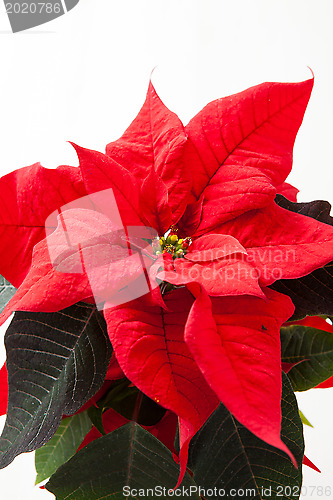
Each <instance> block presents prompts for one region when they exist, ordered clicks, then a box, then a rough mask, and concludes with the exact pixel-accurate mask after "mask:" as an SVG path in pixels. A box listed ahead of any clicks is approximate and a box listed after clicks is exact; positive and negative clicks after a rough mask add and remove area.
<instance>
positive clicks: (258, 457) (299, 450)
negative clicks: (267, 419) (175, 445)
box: [189, 374, 304, 500]
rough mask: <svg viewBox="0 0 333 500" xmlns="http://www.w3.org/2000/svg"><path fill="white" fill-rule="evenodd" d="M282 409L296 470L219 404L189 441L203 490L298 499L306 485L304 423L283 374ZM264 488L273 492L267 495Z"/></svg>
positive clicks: (191, 461) (285, 438)
mask: <svg viewBox="0 0 333 500" xmlns="http://www.w3.org/2000/svg"><path fill="white" fill-rule="evenodd" d="M281 407H282V417H283V418H282V432H281V437H282V439H283V441H284V442H285V444H286V445H287V446H288V448H289V449H290V451H291V452H292V453H293V455H294V457H295V459H296V460H297V463H298V470H296V469H295V468H294V466H293V464H292V462H291V460H290V459H289V458H288V456H287V455H286V454H285V453H283V452H282V451H280V450H278V449H277V448H274V447H272V446H270V445H268V444H266V443H265V442H264V441H261V440H260V439H258V438H257V437H256V436H255V435H254V434H252V433H251V432H249V431H248V430H247V429H246V428H245V427H244V426H243V425H241V424H240V423H239V422H237V420H236V419H235V418H234V417H233V416H232V414H231V413H230V412H229V411H228V410H227V409H226V407H225V406H223V405H222V404H220V405H219V406H218V408H217V409H216V410H215V412H214V413H213V414H212V415H211V416H210V418H209V419H208V420H207V422H206V423H205V424H204V425H203V427H202V428H201V429H200V431H199V432H198V433H197V434H196V435H195V436H194V438H193V440H192V442H191V443H190V451H189V467H190V469H191V470H192V471H193V478H194V480H195V482H196V483H197V484H200V486H202V487H204V488H215V487H216V488H217V490H218V489H225V491H226V493H228V494H229V493H230V492H231V490H232V489H235V490H236V491H237V490H239V491H240V492H242V495H239V498H240V497H241V496H244V498H245V494H244V491H246V498H247V499H256V500H257V499H262V498H288V499H290V498H293V499H294V498H295V499H296V498H298V497H299V493H300V487H301V483H302V461H303V453H304V441H303V425H302V422H301V419H300V416H299V413H298V408H297V402H296V398H295V395H294V393H293V390H292V387H291V385H290V382H289V380H288V378H287V376H286V375H284V374H283V393H282V401H281ZM278 486H280V487H281V491H280V490H277V487H278ZM287 487H288V488H291V490H289V489H288V488H287ZM263 489H265V490H266V489H271V491H269V490H268V491H267V492H266V495H264V493H263ZM278 494H280V496H277V495H278ZM225 496H227V495H225ZM229 496H230V495H229ZM209 498H211V499H213V498H214V499H217V498H219V496H218V495H213V496H210V497H209ZM236 498H238V497H236Z"/></svg>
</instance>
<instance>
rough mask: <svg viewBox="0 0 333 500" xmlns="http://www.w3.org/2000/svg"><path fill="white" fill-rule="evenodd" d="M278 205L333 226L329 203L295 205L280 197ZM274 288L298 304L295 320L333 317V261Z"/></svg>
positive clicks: (277, 197) (277, 201) (280, 283)
mask: <svg viewBox="0 0 333 500" xmlns="http://www.w3.org/2000/svg"><path fill="white" fill-rule="evenodd" d="M275 202H276V203H277V204H278V205H279V206H280V207H282V208H285V209H286V210H290V211H291V212H295V213H298V214H302V215H305V216H307V217H311V218H312V219H316V220H318V221H319V222H323V223H325V224H328V225H330V226H332V225H333V217H331V216H330V210H331V205H330V204H329V203H328V202H327V201H312V202H309V203H293V202H291V201H289V200H287V199H286V198H284V197H283V196H281V195H277V196H276V198H275ZM270 288H273V289H274V290H276V291H278V292H281V293H283V294H285V295H289V297H290V298H291V299H292V301H293V303H294V305H295V313H294V315H293V316H292V318H291V319H293V320H296V319H301V318H304V317H305V316H306V315H309V316H318V315H320V314H326V315H333V262H330V263H328V264H326V266H324V267H322V268H320V269H316V270H315V271H313V272H312V273H310V274H308V275H306V276H303V277H302V278H298V279H295V280H279V281H276V282H275V283H274V284H273V285H271V286H270Z"/></svg>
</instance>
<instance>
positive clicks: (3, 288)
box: [0, 274, 16, 313]
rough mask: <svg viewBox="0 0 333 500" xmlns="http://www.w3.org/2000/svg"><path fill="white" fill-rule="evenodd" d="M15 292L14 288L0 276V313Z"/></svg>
mask: <svg viewBox="0 0 333 500" xmlns="http://www.w3.org/2000/svg"><path fill="white" fill-rule="evenodd" d="M15 292H16V288H15V287H13V285H11V284H10V283H9V281H7V280H6V279H5V278H4V277H3V276H1V274H0V313H1V312H2V311H3V310H4V308H5V307H6V305H7V304H8V302H9V301H10V299H11V298H12V297H13V295H14V294H15Z"/></svg>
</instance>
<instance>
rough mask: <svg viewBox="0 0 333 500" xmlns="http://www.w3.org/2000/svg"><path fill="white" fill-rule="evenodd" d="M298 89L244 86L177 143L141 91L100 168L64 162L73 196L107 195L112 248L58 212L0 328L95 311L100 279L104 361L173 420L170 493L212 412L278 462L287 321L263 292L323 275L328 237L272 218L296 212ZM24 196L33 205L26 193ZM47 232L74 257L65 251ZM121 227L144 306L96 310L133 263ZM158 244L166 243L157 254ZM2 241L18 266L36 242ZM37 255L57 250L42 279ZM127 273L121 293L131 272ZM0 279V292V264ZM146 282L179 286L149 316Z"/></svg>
mask: <svg viewBox="0 0 333 500" xmlns="http://www.w3.org/2000/svg"><path fill="white" fill-rule="evenodd" d="M312 85H313V80H308V81H305V82H301V83H288V84H282V83H265V84H262V85H258V86H256V87H253V88H250V89H248V90H246V91H245V92H242V93H240V94H237V95H234V96H230V97H227V98H224V99H219V100H216V101H214V102H212V103H210V104H209V105H208V106H206V107H205V108H204V109H203V110H202V111H201V112H200V113H198V115H197V116H195V117H194V118H193V119H192V120H191V122H190V123H189V124H188V126H187V127H185V128H184V127H183V125H182V124H181V122H180V120H179V119H178V118H177V116H176V115H175V114H173V113H171V112H170V111H169V110H168V109H167V108H166V107H165V106H164V105H163V103H162V102H161V100H160V99H159V97H158V96H157V94H156V92H155V89H154V88H153V86H152V85H151V84H150V86H149V89H148V94H147V98H146V101H145V103H144V105H143V107H142V109H141V111H140V113H139V114H138V116H137V118H136V119H135V120H134V121H133V123H132V124H131V125H130V127H129V128H128V130H127V131H126V132H125V134H124V135H123V136H122V137H121V138H120V139H119V140H118V141H115V142H112V143H111V144H109V145H108V146H107V150H106V152H107V154H106V155H104V154H102V153H99V152H96V151H91V150H88V149H84V148H81V147H79V146H74V147H75V149H76V151H77V154H78V157H79V162H80V171H81V174H82V178H83V183H84V186H83V184H82V181H81V180H80V178H79V176H78V177H77V178H76V182H77V183H78V184H79V186H80V190H81V191H80V192H81V195H82V196H83V195H84V194H85V193H88V195H91V196H92V195H93V194H94V193H96V192H99V191H102V190H107V189H109V190H112V193H113V195H114V198H115V200H116V203H117V208H118V210H119V214H120V218H121V221H122V224H123V226H124V229H125V231H126V234H127V239H125V240H122V241H120V240H119V241H118V240H117V239H116V238H113V237H111V238H109V239H108V240H107V241H106V240H105V238H104V235H103V234H102V236H103V238H102V240H100V239H99V238H100V237H101V231H100V230H99V229H98V227H100V226H101V227H102V229H103V222H101V221H102V219H101V217H102V216H101V214H99V215H96V214H95V215H93V216H91V215H89V216H88V215H87V211H84V210H82V211H80V208H78V209H77V211H76V212H75V213H74V212H71V211H68V212H64V214H62V219H61V218H60V219H59V225H58V228H57V229H56V231H55V232H54V233H53V234H52V235H51V236H50V237H49V238H48V239H47V240H46V241H41V242H40V243H38V244H37V245H36V246H35V248H34V251H33V257H32V264H31V267H30V270H29V273H28V275H27V277H26V278H25V280H24V281H23V283H22V284H21V286H20V287H19V289H18V291H17V294H16V296H15V297H14V298H13V299H12V301H11V302H10V303H9V304H8V306H7V307H6V309H5V311H4V312H3V314H2V316H1V319H2V321H3V320H4V319H5V318H6V317H8V316H9V315H10V313H11V312H12V311H13V310H17V309H22V310H34V311H55V310H58V309H61V308H64V307H66V306H69V305H71V304H74V303H75V302H78V301H79V300H88V299H90V300H91V296H92V295H94V296H95V297H96V294H95V291H96V290H95V289H96V288H97V292H98V293H97V296H98V294H100V295H101V297H102V298H104V299H105V296H104V295H103V286H105V285H103V281H102V279H103V276H104V275H105V274H107V275H110V276H112V277H113V280H112V282H111V284H110V283H108V286H109V288H108V293H109V295H110V301H108V300H107V302H108V303H107V305H106V308H105V311H104V315H105V319H106V321H107V324H108V331H109V336H110V339H111V342H112V345H113V348H114V352H115V356H116V358H117V362H118V363H119V365H120V369H121V370H122V371H123V372H124V374H125V375H126V376H127V377H128V378H129V379H130V381H131V382H132V383H134V384H135V385H137V387H138V388H139V389H140V390H141V391H142V392H144V393H145V394H147V395H148V396H149V397H150V398H152V399H154V400H155V401H157V402H158V403H160V404H161V405H162V406H164V407H165V408H167V409H169V410H170V411H172V412H173V413H175V414H176V415H177V416H178V419H179V427H180V448H181V449H180V456H179V458H180V465H181V475H180V478H179V482H180V481H181V479H182V477H183V474H184V472H185V470H186V462H187V450H188V446H189V443H190V440H191V438H192V436H193V435H194V434H195V433H196V432H197V431H198V429H199V428H200V427H201V426H202V424H203V423H204V422H205V421H206V419H207V418H208V416H209V415H210V414H211V413H212V411H213V410H214V409H215V408H216V407H217V405H218V404H219V402H220V401H222V403H223V404H224V405H225V406H226V407H227V408H228V409H229V410H230V412H231V413H232V414H233V415H234V416H235V417H236V418H237V419H238V420H239V421H240V422H241V423H242V424H243V425H245V426H246V427H247V428H248V429H250V430H251V431H252V432H253V433H254V434H256V435H257V436H258V437H260V438H261V439H263V440H265V441H266V442H267V443H269V444H271V445H273V446H277V447H278V448H280V449H281V450H284V451H285V452H286V453H287V454H288V455H289V456H290V457H291V459H292V460H293V457H292V456H291V454H290V452H289V450H288V449H287V447H286V445H285V444H284V443H283V442H282V441H281V438H280V426H281V410H280V398H281V360H280V341H279V328H280V326H281V324H282V323H284V322H285V321H287V320H288V318H289V317H290V316H291V315H292V313H293V305H292V303H291V301H290V299H289V298H287V297H285V296H283V295H281V294H278V293H277V292H273V291H272V290H270V289H268V288H267V286H268V285H270V284H272V283H273V282H274V281H276V280H279V279H282V278H283V279H293V278H298V277H301V276H304V275H306V274H308V273H310V272H312V271H313V270H314V269H316V268H319V267H321V266H323V265H325V264H327V263H328V262H330V261H332V260H333V227H331V226H329V225H327V224H323V223H320V222H317V221H316V220H314V219H311V218H309V217H305V216H303V215H299V214H296V213H293V212H289V211H287V210H284V209H282V208H280V207H279V206H277V205H276V204H275V202H274V198H275V195H276V193H278V192H279V193H282V194H285V195H286V196H288V197H292V198H293V199H295V196H296V193H295V189H294V188H292V187H291V186H289V185H287V184H286V183H285V179H286V177H287V175H288V174H289V172H290V169H291V165H292V148H293V144H294V140H295V137H296V134H297V131H298V128H299V126H300V124H301V122H302V119H303V115H304V112H305V109H306V105H307V102H308V100H309V97H310V93H311V89H312ZM70 172H71V174H70V175H74V174H73V172H74V171H73V172H72V170H70ZM63 175H64V174H63ZM66 175H68V173H67V174H66ZM75 175H76V173H75ZM61 178H62V179H63V178H64V177H63V176H62V177H61ZM67 182H68V183H71V180H70V179H68V181H67ZM64 189H65V191H64V192H65V193H66V196H65V200H64V203H66V202H67V201H70V200H72V199H74V198H75V197H76V196H75V193H74V192H72V190H71V189H72V188H68V190H67V188H64ZM26 196H27V197H28V196H31V198H32V199H35V198H36V192H29V193H28V194H26ZM37 196H38V194H37ZM51 199H52V197H51ZM58 201H59V200H58V197H56V200H55V201H54V200H53V201H52V203H50V206H48V198H47V199H46V201H45V204H46V207H45V211H44V212H43V214H44V218H43V222H45V217H46V215H47V214H48V213H50V212H51V211H52V210H55V209H58V208H59V206H58ZM15 203H16V201H15ZM19 203H20V198H19ZM24 222H25V221H24V220H23V222H18V224H21V223H22V224H23V225H24ZM63 223H65V225H66V227H67V228H68V230H70V232H71V235H72V236H73V241H75V244H76V245H77V246H76V247H75V248H74V247H71V248H70V249H68V248H67V249H66V242H65V240H64V238H63V233H62V232H61V224H63ZM29 224H30V222H29V220H28V221H27V225H29ZM106 225H107V224H106ZM134 226H135V227H139V228H145V227H146V226H148V227H151V228H152V229H153V230H155V232H156V234H158V235H159V236H160V237H164V239H163V240H161V241H162V243H163V246H161V248H160V250H158V249H157V247H156V244H157V241H158V240H157V239H156V240H154V241H153V242H152V244H151V249H150V250H151V251H150V253H149V252H148V256H147V255H145V257H142V259H141V260H140V263H141V264H143V263H144V267H145V270H144V271H145V276H146V277H148V276H150V279H151V282H150V288H151V293H150V295H146V296H144V297H141V298H140V297H137V296H136V297H135V300H130V299H132V298H133V297H131V296H130V294H127V295H126V294H125V293H124V297H126V300H125V299H124V300H123V303H122V304H121V305H117V306H116V307H114V303H115V302H113V301H112V294H113V293H114V292H115V291H117V289H122V290H123V289H126V288H128V289H129V290H130V283H129V282H127V281H126V279H125V277H124V270H126V259H127V258H129V257H133V248H136V251H137V254H136V255H141V253H142V247H141V246H140V245H139V246H138V245H137V240H136V239H135V238H134V239H133V238H132V237H130V235H131V234H132V233H131V230H132V229H131V228H133V227H134ZM169 229H171V233H170V235H172V236H175V237H174V239H172V238H171V236H169V239H168V238H167V235H166V234H165V233H166V232H167V231H168V230H169ZM177 231H178V232H177ZM102 233H103V231H102ZM175 233H177V234H175ZM87 235H89V238H90V239H91V240H90V241H92V240H93V239H94V238H97V239H96V252H98V259H99V261H98V266H99V267H98V266H97V267H98V269H97V268H96V270H94V272H93V276H94V278H93V283H92V281H91V274H89V272H88V270H87V268H86V267H84V266H83V269H82V271H81V272H78V269H79V263H80V262H81V264H82V265H83V263H84V262H83V261H82V252H81V250H80V249H81V246H80V242H81V239H82V240H84V239H86V238H87V237H88V236H87ZM16 236H17V238H16V242H15V244H16V245H17V248H24V249H25V251H26V255H28V256H29V255H31V253H32V249H33V246H34V245H35V244H36V242H37V241H38V240H39V239H40V232H39V233H38V237H35V238H32V239H31V238H30V232H29V231H27V230H25V231H22V232H20V233H18V234H17V235H16ZM61 238H62V239H61ZM191 242H192V244H191ZM50 244H51V247H52V248H53V247H56V248H57V252H58V253H57V256H58V260H57V266H56V268H55V266H54V261H53V260H52V259H51V258H50V255H49V250H50ZM52 245H53V246H52ZM154 245H155V246H154ZM132 246H133V248H132ZM89 248H90V250H91V251H93V250H94V248H93V246H90V247H89ZM69 250H70V251H69ZM29 252H30V253H29ZM68 252H69V253H68ZM126 252H127V253H126ZM90 255H92V254H90ZM115 255H116V256H117V258H118V262H121V264H117V262H116V263H115V262H114V261H113V256H115ZM107 256H109V257H108V258H106V257H107ZM141 256H142V255H141ZM80 258H81V261H80ZM140 258H141V257H140ZM103 259H104V260H103ZM28 260H29V258H28ZM83 260H84V259H83ZM4 261H5V262H4ZM69 261H71V262H72V266H73V268H72V269H71V270H70V271H68V267H66V265H67V264H68V262H69ZM128 262H129V266H128V267H127V273H128V275H129V277H130V279H129V281H130V282H131V286H132V287H133V286H136V284H137V283H138V281H137V280H139V277H138V275H139V274H140V266H139V260H135V258H134V259H133V258H132V259H129V261H128ZM101 263H102V264H103V265H101ZM130 263H131V266H130ZM65 264H66V265H65ZM141 264H140V265H141ZM2 265H3V269H4V271H3V274H4V276H5V277H6V278H9V279H10V274H9V273H7V272H6V270H7V269H8V268H10V269H11V267H12V257H11V255H9V252H8V255H7V256H4V258H3V259H2ZM75 266H78V268H77V269H76V268H75ZM103 266H104V267H103ZM28 267H29V266H28V265H27V264H26V265H25V268H26V270H27V269H28ZM74 269H76V271H75V272H74ZM159 278H160V279H162V280H164V281H166V282H168V283H169V284H172V285H173V286H175V287H179V286H182V288H177V289H176V290H173V291H172V292H171V293H166V294H165V295H164V296H163V298H164V301H165V303H164V302H163V300H162V297H161V294H160V292H159V288H156V287H155V288H154V287H153V286H152V283H153V282H154V283H155V285H156V279H159ZM18 281H19V280H18ZM184 285H185V286H184ZM125 291H126V290H125ZM118 304H119V303H118ZM161 306H162V307H161ZM116 371H117V372H118V367H116Z"/></svg>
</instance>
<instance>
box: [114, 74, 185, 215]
mask: <svg viewBox="0 0 333 500" xmlns="http://www.w3.org/2000/svg"><path fill="white" fill-rule="evenodd" d="M185 142H186V134H185V132H184V128H183V125H182V123H181V121H180V120H179V118H178V116H177V115H175V114H174V113H172V112H171V111H170V110H169V109H168V108H167V107H166V106H164V104H163V103H162V101H161V100H160V98H159V97H158V95H157V93H156V91H155V89H154V87H153V85H152V83H151V82H150V84H149V88H148V92H147V97H146V101H145V103H144V105H143V106H142V108H141V110H140V112H139V114H138V116H137V117H136V118H135V120H134V121H133V122H132V124H131V125H130V126H129V128H128V129H127V130H126V132H125V133H124V134H123V135H122V137H121V138H120V139H118V140H117V141H115V142H111V143H110V144H108V145H107V146H106V154H107V155H109V156H110V157H112V158H113V159H114V160H116V161H117V162H118V163H120V164H121V165H122V166H124V167H125V168H127V169H128V170H130V171H131V172H132V173H133V174H134V175H135V176H136V177H137V178H138V179H144V178H145V177H147V175H148V174H149V172H150V171H151V170H152V169H154V170H155V171H156V173H157V174H158V175H159V177H161V179H162V181H163V183H164V184H165V186H166V188H167V191H168V198H169V204H170V207H171V209H172V222H173V223H175V222H177V220H178V219H179V218H180V216H181V215H182V214H183V212H184V210H185V207H186V204H187V197H188V194H189V190H190V188H191V176H190V173H189V171H188V166H186V165H185V163H184V160H183V154H182V153H183V147H184V144H185Z"/></svg>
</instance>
